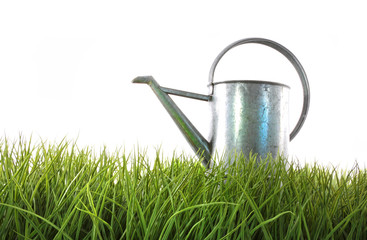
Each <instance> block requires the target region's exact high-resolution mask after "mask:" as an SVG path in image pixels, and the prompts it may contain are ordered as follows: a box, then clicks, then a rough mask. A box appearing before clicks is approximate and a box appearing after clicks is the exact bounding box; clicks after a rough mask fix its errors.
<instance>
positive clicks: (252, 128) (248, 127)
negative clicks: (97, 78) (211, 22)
mask: <svg viewBox="0 0 367 240" xmlns="http://www.w3.org/2000/svg"><path fill="white" fill-rule="evenodd" d="M247 43H257V44H263V45H266V46H268V47H271V48H273V49H275V50H277V51H278V52H280V53H281V54H283V55H284V56H285V57H286V58H287V59H288V60H289V61H290V62H291V63H292V65H293V66H294V68H295V69H296V71H297V73H298V76H299V78H300V79H301V83H302V87H303V108H302V112H301V115H300V118H299V120H298V122H297V124H296V126H295V127H294V129H293V130H292V131H291V132H290V129H289V90H290V88H289V87H288V86H287V85H285V84H281V83H276V82H267V81H249V80H236V81H223V82H214V80H213V77H214V72H215V69H216V67H217V64H218V63H219V61H220V59H221V58H222V57H223V56H224V54H225V53H227V52H228V51H229V50H230V49H232V48H234V47H236V46H239V45H242V44H247ZM133 83H146V84H148V85H149V86H150V87H151V88H152V90H153V92H154V93H155V94H156V96H157V97H158V99H159V100H160V102H161V103H162V105H163V106H164V107H165V109H166V110H167V111H168V113H169V114H170V116H171V117H172V119H173V120H174V122H175V123H176V125H177V126H178V128H179V129H180V130H181V132H182V133H183V135H184V136H185V138H186V140H187V141H188V142H189V144H190V145H191V147H192V148H193V150H194V151H195V153H196V154H197V155H198V157H200V158H201V159H202V163H203V165H204V166H205V167H207V168H210V166H212V164H213V162H212V161H213V160H212V157H213V155H214V154H216V153H220V154H224V156H223V158H222V159H223V160H224V161H226V162H225V165H226V166H228V165H230V164H232V163H233V161H235V159H238V158H236V155H237V157H238V154H243V155H244V156H245V157H248V156H249V154H250V152H252V153H257V154H258V155H259V156H260V159H263V158H265V157H266V156H267V155H268V154H271V155H272V156H277V155H278V154H280V155H283V156H286V155H287V153H288V144H289V142H290V141H291V140H292V139H293V138H294V137H295V136H296V135H297V133H298V132H299V131H300V129H301V127H302V125H303V123H304V121H305V120H306V116H307V113H308V109H309V103H310V88H309V83H308V80H307V76H306V73H305V71H304V69H303V67H302V65H301V64H300V62H299V61H298V60H297V58H296V57H295V56H294V55H293V53H292V52H290V51H289V50H288V49H286V48H285V47H284V46H282V45H280V44H279V43H276V42H274V41H272V40H268V39H263V38H246V39H241V40H239V41H236V42H234V43H232V44H230V45H229V46H227V47H226V48H225V49H224V50H223V51H222V52H221V53H220V54H219V55H218V56H217V58H216V59H215V60H214V62H213V64H212V66H211V69H210V73H209V85H208V86H209V95H203V94H197V93H191V92H186V91H181V90H176V89H170V88H165V87H161V86H160V85H159V84H158V83H157V82H156V81H155V80H154V78H153V77H152V76H140V77H136V78H135V79H134V80H133ZM169 95H176V96H181V97H187V98H193V99H197V100H201V101H207V102H209V105H210V108H211V128H210V134H209V138H208V140H207V139H206V138H204V137H203V136H202V134H201V133H200V132H199V131H198V130H197V129H196V128H195V126H194V125H193V124H192V123H191V122H190V121H189V119H188V118H187V117H186V116H185V115H184V114H183V113H182V111H181V110H180V109H179V108H178V107H177V105H176V104H175V103H174V101H173V100H172V98H171V97H170V96H169Z"/></svg>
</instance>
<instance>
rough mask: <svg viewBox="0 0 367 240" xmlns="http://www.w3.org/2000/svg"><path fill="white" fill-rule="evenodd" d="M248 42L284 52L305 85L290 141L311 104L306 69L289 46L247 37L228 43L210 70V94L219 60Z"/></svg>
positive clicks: (303, 120)
mask: <svg viewBox="0 0 367 240" xmlns="http://www.w3.org/2000/svg"><path fill="white" fill-rule="evenodd" d="M248 43H257V44H262V45H265V46H268V47H271V48H273V49H275V50H277V51H278V52H280V53H281V54H283V56H285V57H286V58H287V59H288V60H289V61H290V62H291V63H292V65H293V67H294V68H295V69H296V71H297V73H298V76H299V78H300V80H301V83H302V87H303V106H302V112H301V115H300V117H299V119H298V122H297V124H296V126H295V127H294V129H293V130H292V132H291V134H290V136H289V138H290V141H292V139H293V138H294V137H295V136H296V135H297V134H298V132H299V131H300V130H301V128H302V126H303V123H304V122H305V120H306V117H307V113H308V109H309V106H310V85H309V83H308V79H307V75H306V72H305V70H304V69H303V67H302V65H301V63H300V62H299V61H298V59H297V58H296V56H295V55H294V54H293V53H292V52H291V51H289V50H288V49H287V48H285V47H284V46H283V45H280V44H279V43H277V42H274V41H272V40H269V39H265V38H245V39H241V40H238V41H236V42H234V43H232V44H230V45H228V46H227V47H226V48H224V49H223V50H222V51H221V52H220V53H219V54H218V56H217V57H216V58H215V60H214V62H213V64H212V66H211V68H210V71H209V85H208V86H209V94H210V95H212V94H213V93H214V88H213V86H214V81H213V80H214V72H215V69H216V67H217V65H218V63H219V61H220V60H221V59H222V57H223V56H224V55H225V54H226V53H227V52H228V51H229V50H231V49H232V48H235V47H237V46H240V45H243V44H248Z"/></svg>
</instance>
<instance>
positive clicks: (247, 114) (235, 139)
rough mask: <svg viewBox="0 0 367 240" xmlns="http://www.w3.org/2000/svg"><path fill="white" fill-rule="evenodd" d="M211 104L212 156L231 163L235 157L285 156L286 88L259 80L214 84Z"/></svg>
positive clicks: (286, 123)
mask: <svg viewBox="0 0 367 240" xmlns="http://www.w3.org/2000/svg"><path fill="white" fill-rule="evenodd" d="M213 87H214V94H213V97H212V102H211V105H210V106H211V110H212V123H211V124H212V125H211V130H212V131H211V134H210V136H209V143H210V145H211V151H212V153H218V154H224V158H223V159H224V160H225V161H226V163H227V164H232V163H233V161H234V158H235V155H236V154H237V155H238V154H244V156H245V157H248V156H249V154H250V152H251V151H252V152H253V153H258V154H259V155H260V156H261V157H262V158H265V157H266V156H267V154H268V153H270V154H272V156H273V157H276V156H277V154H278V153H279V154H284V155H286V154H287V152H288V142H289V124H288V122H289V113H288V109H289V87H288V86H286V85H283V84H278V83H270V82H261V81H229V82H221V83H215V84H214V86H213Z"/></svg>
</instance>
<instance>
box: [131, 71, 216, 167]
mask: <svg viewBox="0 0 367 240" xmlns="http://www.w3.org/2000/svg"><path fill="white" fill-rule="evenodd" d="M132 82H133V83H145V84H148V85H149V86H150V87H151V89H152V90H153V92H154V93H155V95H156V96H157V97H158V99H159V100H160V102H161V103H162V105H163V106H164V108H165V109H166V110H167V112H168V113H169V115H170V116H171V118H172V119H173V121H174V122H175V123H176V125H177V127H178V128H179V129H180V131H181V132H182V134H183V135H184V136H185V138H186V140H187V141H188V143H189V144H190V146H191V147H192V149H193V150H194V151H195V152H196V154H197V155H198V156H199V157H200V158H202V159H203V160H202V163H203V165H204V166H205V167H207V168H209V167H210V166H209V165H210V159H211V154H210V144H209V142H208V141H207V140H206V139H205V138H204V137H203V136H202V135H201V133H200V132H199V131H198V130H197V129H196V128H195V126H194V125H193V124H192V123H191V122H190V121H189V119H188V118H187V117H186V116H185V114H184V113H183V112H182V111H181V110H180V109H179V108H178V106H177V105H176V104H175V102H174V101H173V100H172V98H171V97H170V96H169V95H168V94H173V95H177V96H183V97H189V98H193V99H198V100H203V101H209V100H210V96H207V95H201V94H196V93H190V92H185V91H181V90H175V89H170V88H164V87H161V86H160V85H159V84H158V83H157V82H156V81H155V80H154V78H153V77H152V76H139V77H136V78H135V79H134V80H133V81H132Z"/></svg>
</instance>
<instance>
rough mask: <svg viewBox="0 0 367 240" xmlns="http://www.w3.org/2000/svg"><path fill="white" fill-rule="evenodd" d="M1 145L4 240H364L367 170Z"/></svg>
mask: <svg viewBox="0 0 367 240" xmlns="http://www.w3.org/2000/svg"><path fill="white" fill-rule="evenodd" d="M256 158H257V157H256V155H251V156H249V158H246V159H245V158H243V157H238V159H237V161H236V164H234V165H233V166H230V167H229V168H228V169H226V168H225V167H224V165H223V164H222V163H221V161H220V159H217V160H216V164H214V166H213V168H212V169H210V170H206V169H205V168H204V167H203V166H202V165H201V163H200V161H199V160H197V159H194V158H189V157H186V156H184V155H181V156H178V157H177V156H173V157H171V158H169V160H164V158H163V156H162V155H161V154H160V153H159V152H157V156H156V158H155V159H154V160H153V159H148V158H147V157H146V155H145V154H144V152H139V151H135V152H132V153H130V154H126V153H125V152H118V151H117V152H114V153H109V152H108V151H107V150H106V149H104V150H103V151H102V152H101V154H99V155H97V156H96V155H93V154H92V151H90V150H89V149H79V148H78V147H77V145H76V144H71V143H70V142H67V141H65V140H64V141H62V142H61V143H59V144H54V145H52V144H46V143H41V144H37V145H33V144H32V143H31V141H29V142H26V141H24V140H23V139H20V140H19V141H17V142H13V143H9V141H8V140H7V139H2V140H0V236H1V238H2V239H367V225H366V222H367V171H366V170H362V169H359V167H358V165H356V166H355V167H354V168H353V169H352V170H350V171H343V170H338V169H336V168H326V167H322V166H319V165H317V164H316V163H315V164H313V165H312V164H306V165H305V166H303V167H301V166H300V164H299V163H298V162H295V161H288V160H287V159H284V158H281V157H278V158H276V159H271V158H269V159H267V160H266V161H263V163H258V159H256Z"/></svg>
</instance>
